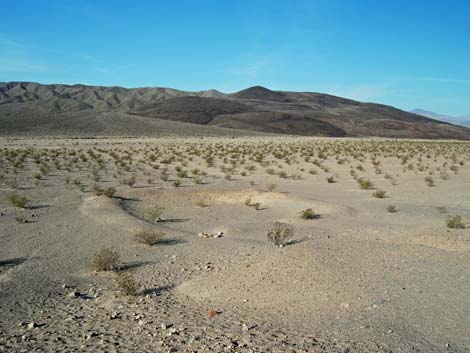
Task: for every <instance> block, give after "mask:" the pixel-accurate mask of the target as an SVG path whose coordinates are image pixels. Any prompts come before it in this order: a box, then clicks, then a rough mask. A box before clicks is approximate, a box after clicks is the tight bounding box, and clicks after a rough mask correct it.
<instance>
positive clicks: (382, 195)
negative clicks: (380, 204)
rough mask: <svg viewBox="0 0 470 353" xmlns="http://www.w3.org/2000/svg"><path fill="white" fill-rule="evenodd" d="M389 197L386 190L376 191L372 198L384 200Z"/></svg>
mask: <svg viewBox="0 0 470 353" xmlns="http://www.w3.org/2000/svg"><path fill="white" fill-rule="evenodd" d="M386 195H387V192H386V191H384V190H376V191H374V192H373V193H372V196H373V197H375V198H377V199H384V198H385V197H386Z"/></svg>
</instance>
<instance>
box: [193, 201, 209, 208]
mask: <svg viewBox="0 0 470 353" xmlns="http://www.w3.org/2000/svg"><path fill="white" fill-rule="evenodd" d="M196 206H198V207H208V206H209V202H208V201H207V200H205V199H200V200H197V201H196Z"/></svg>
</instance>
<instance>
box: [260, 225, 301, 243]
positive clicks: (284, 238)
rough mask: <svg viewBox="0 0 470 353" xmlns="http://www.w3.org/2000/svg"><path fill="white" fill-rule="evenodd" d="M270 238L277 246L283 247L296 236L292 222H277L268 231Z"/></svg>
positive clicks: (267, 234)
mask: <svg viewBox="0 0 470 353" xmlns="http://www.w3.org/2000/svg"><path fill="white" fill-rule="evenodd" d="M266 236H267V237H268V240H269V241H270V242H271V243H272V244H274V245H275V246H279V247H283V246H284V245H286V244H287V243H288V242H289V241H291V240H292V238H293V236H294V228H293V227H292V226H291V225H290V224H286V223H281V222H275V223H274V225H273V226H272V227H271V228H270V229H269V230H268V231H267V233H266Z"/></svg>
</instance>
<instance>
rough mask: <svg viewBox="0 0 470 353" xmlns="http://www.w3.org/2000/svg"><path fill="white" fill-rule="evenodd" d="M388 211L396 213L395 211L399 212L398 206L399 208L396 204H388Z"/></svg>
mask: <svg viewBox="0 0 470 353" xmlns="http://www.w3.org/2000/svg"><path fill="white" fill-rule="evenodd" d="M387 211H388V212H389V213H395V212H398V208H397V206H395V205H388V206H387Z"/></svg>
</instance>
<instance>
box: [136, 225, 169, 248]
mask: <svg viewBox="0 0 470 353" xmlns="http://www.w3.org/2000/svg"><path fill="white" fill-rule="evenodd" d="M164 236H165V233H163V232H162V231H160V230H156V229H142V230H141V231H139V232H138V233H137V234H136V235H135V239H136V240H137V241H138V242H139V243H142V244H146V245H149V246H152V245H154V244H156V243H158V242H159V241H160V240H162V239H163V237H164Z"/></svg>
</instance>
